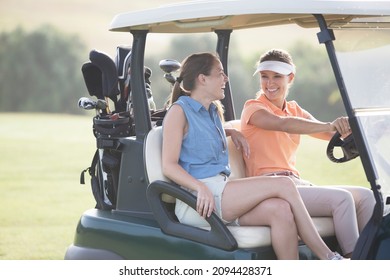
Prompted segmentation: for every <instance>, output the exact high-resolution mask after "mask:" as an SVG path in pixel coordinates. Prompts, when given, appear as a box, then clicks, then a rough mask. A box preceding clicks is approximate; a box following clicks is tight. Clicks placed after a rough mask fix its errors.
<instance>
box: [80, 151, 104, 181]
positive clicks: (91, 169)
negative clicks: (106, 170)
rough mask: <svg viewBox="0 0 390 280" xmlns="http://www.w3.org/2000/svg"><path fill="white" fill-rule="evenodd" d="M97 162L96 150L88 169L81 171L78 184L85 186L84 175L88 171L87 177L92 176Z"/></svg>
mask: <svg viewBox="0 0 390 280" xmlns="http://www.w3.org/2000/svg"><path fill="white" fill-rule="evenodd" d="M98 160H99V149H97V150H96V152H95V154H94V156H93V159H92V163H91V166H90V167H88V168H87V169H84V170H83V171H81V174H80V184H82V185H85V175H84V174H85V172H87V171H88V173H89V175H91V176H93V175H94V174H95V169H96V165H97V162H98Z"/></svg>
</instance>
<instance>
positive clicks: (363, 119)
mask: <svg viewBox="0 0 390 280" xmlns="http://www.w3.org/2000/svg"><path fill="white" fill-rule="evenodd" d="M282 25H291V26H297V27H299V28H302V27H303V28H315V29H317V30H318V33H317V37H318V41H319V44H323V45H324V47H325V48H326V50H327V53H328V56H329V61H330V63H331V66H332V69H333V72H334V75H335V78H336V81H337V85H338V87H339V91H340V94H341V98H342V101H343V104H344V107H345V110H346V113H347V115H348V117H349V119H350V124H351V128H352V132H353V133H352V136H351V137H349V138H346V139H341V138H340V135H335V137H333V139H332V140H331V141H330V142H329V146H328V150H327V153H328V156H329V159H331V160H332V161H335V162H345V161H348V160H353V159H355V160H359V158H360V160H361V162H362V165H363V168H364V171H365V175H366V178H367V181H368V182H369V184H370V186H371V189H372V191H373V195H374V196H375V199H376V202H377V203H376V206H375V209H374V211H373V215H372V218H371V220H370V221H369V223H368V224H367V226H366V227H365V229H364V230H363V232H362V233H361V235H360V238H359V240H358V243H357V245H356V248H355V250H354V252H353V256H352V259H390V214H389V212H390V211H389V207H390V153H389V152H386V148H387V147H386V144H387V145H388V144H389V143H390V78H389V77H390V1H343V0H341V1H332V0H324V1H308V0H295V1H283V0H274V1H257V0H210V1H192V2H188V1H187V2H183V3H177V4H174V5H166V6H161V7H157V8H154V9H148V10H143V11H135V12H129V13H123V14H119V15H117V16H116V17H115V18H114V19H113V20H112V22H111V27H110V30H111V31H114V32H127V33H129V35H131V36H132V38H133V41H132V46H131V48H125V47H118V48H117V54H116V57H115V59H111V58H110V57H108V56H107V55H106V54H104V53H101V52H99V51H97V50H93V51H91V52H90V55H89V59H90V61H88V62H86V63H85V64H84V65H83V66H82V74H83V76H84V80H85V83H86V86H87V89H88V92H89V93H90V95H91V96H92V97H93V98H82V99H80V101H79V106H80V107H82V108H85V109H95V110H96V111H97V115H96V116H95V117H94V118H93V131H94V134H95V137H96V144H97V151H96V154H95V156H94V158H93V160H92V164H91V166H90V167H89V168H88V169H86V170H85V171H86V172H88V173H89V175H90V176H91V186H92V191H93V195H94V197H95V199H96V207H95V208H94V209H90V210H87V211H86V212H85V213H83V214H82V216H81V218H80V220H79V223H78V226H77V229H76V233H75V238H74V242H73V244H72V245H70V246H69V248H68V249H67V251H66V254H65V259H275V254H274V251H273V249H272V246H271V238H270V231H269V228H268V227H260V226H252V227H248V226H242V227H234V226H226V225H225V224H224V223H223V222H222V221H221V220H220V219H219V218H218V217H217V216H216V215H215V214H213V215H211V217H210V218H207V222H208V223H209V225H210V226H209V227H207V228H197V227H192V226H189V225H185V224H181V223H180V222H178V220H177V218H176V217H175V214H174V204H175V199H180V200H182V201H184V202H186V203H187V204H188V205H190V206H191V207H193V208H194V207H195V205H196V198H195V197H194V196H193V195H192V194H190V193H188V192H187V191H185V190H183V189H182V188H180V187H179V186H177V185H175V184H174V183H173V182H171V181H170V180H169V179H168V178H166V177H165V176H164V175H163V173H162V170H161V141H162V133H161V124H162V120H163V118H164V114H165V112H166V108H155V106H154V103H153V95H152V91H151V86H150V76H151V71H150V69H149V68H148V67H147V66H145V65H144V58H145V45H146V42H147V35H148V34H151V33H163V34H170V35H175V36H182V35H184V34H186V35H191V34H194V33H215V35H216V52H217V53H218V54H219V56H220V58H221V61H222V63H223V66H224V69H225V71H226V73H227V74H228V70H229V67H228V66H229V62H228V51H229V40H230V37H231V36H234V34H235V31H236V32H238V30H241V29H248V30H249V29H250V30H252V31H253V32H254V36H255V34H256V31H257V30H259V28H266V27H271V26H276V27H277V26H282ZM160 66H161V69H162V70H163V72H162V73H165V75H164V76H165V78H166V80H167V81H168V82H170V83H173V82H174V80H175V77H174V74H175V71H177V70H179V69H180V63H178V62H177V61H175V60H172V59H164V58H162V60H161V63H160ZM168 95H169V88H167V96H168ZM95 97H96V99H97V100H95ZM233 100H234V93H233V92H231V87H230V84H229V83H228V84H227V86H226V88H225V98H224V99H223V100H222V103H223V105H224V108H225V119H226V121H227V122H228V123H230V124H231V125H233V126H235V127H238V128H239V122H238V121H237V117H236V113H235V109H234V102H233ZM109 104H111V105H109ZM112 104H113V105H112ZM228 140H229V139H228ZM229 141H230V140H229ZM232 147H233V145H232V143H229V155H230V165H231V169H232V175H231V177H232V178H241V177H244V176H245V171H244V162H243V159H242V156H241V154H240V153H239V152H237V151H236V150H235V149H233V148H232ZM335 147H337V148H341V150H342V151H343V156H342V157H336V156H335V155H334V154H333V150H334V148H335ZM84 173H85V172H83V173H82V176H81V182H82V183H84V180H85V178H84V177H85V174H84ZM312 219H313V221H314V223H315V226H316V227H317V229H318V231H319V233H320V235H321V237H322V238H323V239H324V241H325V242H326V243H327V244H328V246H329V247H330V248H331V249H333V250H337V249H338V243H337V239H336V238H335V231H334V227H333V221H332V218H331V217H312ZM299 254H300V259H316V256H315V255H314V254H313V253H312V252H311V250H310V249H309V248H308V247H307V246H306V245H305V244H304V243H303V242H300V243H299Z"/></svg>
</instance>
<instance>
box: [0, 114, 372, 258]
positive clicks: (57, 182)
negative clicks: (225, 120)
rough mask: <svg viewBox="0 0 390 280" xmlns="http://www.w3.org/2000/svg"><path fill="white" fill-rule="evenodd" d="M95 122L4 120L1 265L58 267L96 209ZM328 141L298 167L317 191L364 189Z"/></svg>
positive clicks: (0, 128) (36, 117) (355, 169)
mask: <svg viewBox="0 0 390 280" xmlns="http://www.w3.org/2000/svg"><path fill="white" fill-rule="evenodd" d="M91 126H92V122H91V117H88V116H70V115H48V114H13V113H1V114H0V147H1V159H0V170H1V171H0V190H1V211H0V260H61V259H63V257H64V254H65V251H66V248H67V246H69V244H71V243H72V241H73V236H74V232H75V229H76V225H77V222H78V219H79V217H80V215H81V214H82V212H84V211H85V210H87V209H89V208H92V207H94V200H93V197H92V193H91V190H90V185H89V182H88V176H87V177H86V179H87V181H86V183H87V184H86V185H80V184H79V176H80V172H81V171H82V170H83V169H85V168H86V167H88V165H89V164H90V162H91V159H92V156H93V153H94V151H95V147H96V146H95V138H94V136H93V134H92V129H91ZM326 144H327V143H326V142H324V141H319V140H315V139H311V138H308V137H303V139H302V146H301V150H300V151H299V155H298V158H299V162H298V167H299V169H300V171H301V173H302V177H303V178H305V179H307V180H310V181H312V182H313V183H316V184H355V185H366V184H367V183H366V180H365V175H364V173H363V169H362V167H361V163H360V160H359V159H357V160H354V161H351V162H348V163H344V164H335V163H332V162H330V161H329V160H328V159H327V158H326V156H325V149H326Z"/></svg>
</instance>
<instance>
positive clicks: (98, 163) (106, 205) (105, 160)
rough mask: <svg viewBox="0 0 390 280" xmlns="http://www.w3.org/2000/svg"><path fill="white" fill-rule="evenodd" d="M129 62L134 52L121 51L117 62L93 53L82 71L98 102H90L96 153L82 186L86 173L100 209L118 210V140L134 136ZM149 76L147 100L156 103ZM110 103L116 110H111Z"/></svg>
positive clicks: (126, 49) (118, 52)
mask: <svg viewBox="0 0 390 280" xmlns="http://www.w3.org/2000/svg"><path fill="white" fill-rule="evenodd" d="M130 58H131V48H126V47H118V48H117V54H116V59H115V62H114V61H113V60H112V59H111V58H110V57H109V56H108V55H106V54H104V53H102V52H99V51H97V50H92V51H91V52H90V54H89V59H90V61H88V62H86V63H84V64H83V66H82V68H81V70H82V73H83V76H84V81H85V84H86V87H87V89H88V92H89V94H90V95H91V96H94V97H96V98H97V101H99V102H95V101H91V102H90V103H91V104H93V106H92V107H94V108H95V109H96V116H94V117H93V134H94V136H95V138H96V146H97V150H96V152H95V155H94V156H93V159H92V163H91V166H90V167H88V168H87V169H85V170H83V171H82V172H81V176H80V183H81V184H85V178H84V174H85V172H88V173H89V175H90V176H91V187H92V193H93V195H94V198H95V200H96V208H97V209H105V210H110V209H115V207H116V200H117V191H118V180H119V172H120V163H121V156H122V152H121V144H120V141H119V139H120V138H122V137H128V136H134V135H135V128H134V118H133V115H132V104H131V87H130V78H131V77H130ZM150 76H151V71H150V69H149V68H146V67H145V82H146V84H147V88H148V89H149V90H148V98H149V99H151V101H153V97H152V92H151V87H150V79H149V78H150ZM84 100H85V99H84ZM110 103H112V104H113V105H114V108H110V105H109V104H110ZM102 104H103V105H102ZM79 106H80V101H79ZM80 107H81V106H80ZM84 108H85V107H84ZM88 109H90V107H88Z"/></svg>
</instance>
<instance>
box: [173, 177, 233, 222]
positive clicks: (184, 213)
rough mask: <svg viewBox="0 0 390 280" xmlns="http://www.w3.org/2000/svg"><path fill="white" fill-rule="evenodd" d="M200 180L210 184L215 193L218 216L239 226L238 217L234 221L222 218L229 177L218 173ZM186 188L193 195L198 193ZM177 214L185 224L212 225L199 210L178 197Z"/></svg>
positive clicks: (207, 184)
mask: <svg viewBox="0 0 390 280" xmlns="http://www.w3.org/2000/svg"><path fill="white" fill-rule="evenodd" d="M199 181H202V182H203V183H205V184H206V186H208V187H209V189H210V190H211V192H212V193H213V195H214V201H215V209H216V211H215V213H216V214H217V216H218V217H220V218H221V220H222V221H223V222H224V223H225V224H228V225H236V226H238V219H237V220H235V221H232V222H228V221H225V220H223V219H222V207H221V205H222V194H223V191H224V189H225V186H226V183H227V181H228V177H227V176H226V175H223V174H218V175H216V176H213V177H209V178H204V179H199ZM185 189H186V190H188V191H189V192H191V193H192V194H193V195H195V196H196V195H197V192H196V191H193V190H189V189H187V188H185ZM175 214H176V217H177V218H178V219H179V221H180V222H181V223H183V224H187V225H191V226H195V227H209V226H210V225H209V223H208V222H207V221H206V219H204V218H203V217H202V216H200V215H199V213H198V212H196V211H195V210H194V209H193V208H191V207H190V206H188V205H187V204H186V203H184V202H182V201H181V200H178V199H176V206H175Z"/></svg>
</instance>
